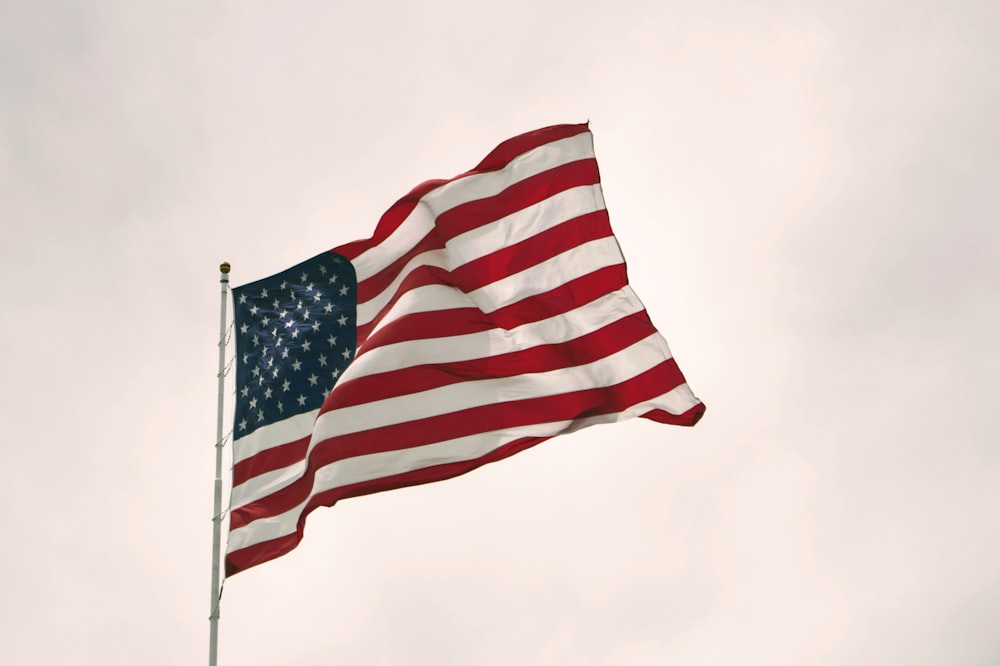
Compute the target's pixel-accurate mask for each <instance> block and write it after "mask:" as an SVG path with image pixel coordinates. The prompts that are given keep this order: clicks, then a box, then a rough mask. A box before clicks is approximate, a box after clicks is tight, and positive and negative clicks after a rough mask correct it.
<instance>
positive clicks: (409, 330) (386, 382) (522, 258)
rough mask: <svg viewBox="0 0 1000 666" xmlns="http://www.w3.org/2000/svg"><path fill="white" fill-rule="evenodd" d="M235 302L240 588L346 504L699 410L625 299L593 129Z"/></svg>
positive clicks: (500, 164) (527, 152)
mask: <svg viewBox="0 0 1000 666" xmlns="http://www.w3.org/2000/svg"><path fill="white" fill-rule="evenodd" d="M233 296H234V299H235V301H236V303H235V307H236V315H235V325H236V327H237V334H236V340H237V345H236V347H237V372H236V383H237V407H236V416H235V425H234V445H233V457H234V460H233V462H234V468H233V471H234V473H233V491H232V496H231V502H230V509H231V512H230V532H229V543H228V548H227V556H226V572H227V574H229V575H232V574H234V573H236V572H238V571H242V570H244V569H246V568H248V567H251V566H254V565H256V564H260V563H262V562H265V561H267V560H270V559H273V558H275V557H279V556H280V555H283V554H284V553H287V552H288V551H290V550H292V549H293V548H295V547H296V546H297V545H298V543H299V541H301V539H302V534H303V528H304V524H305V520H306V516H307V515H308V514H309V513H310V512H311V511H312V510H313V509H315V508H317V507H320V506H332V505H333V504H334V503H336V502H337V501H338V500H341V499H344V498H346V497H352V496H357V495H363V494H368V493H373V492H378V491H382V490H388V489H392V488H400V487H403V486H409V485H415V484H419V483H427V482H431V481H438V480H442V479H446V478H450V477H453V476H457V475H459V474H462V473H465V472H467V471H470V470H472V469H475V468H476V467H479V466H481V465H484V464H486V463H489V462H493V461H496V460H500V459H502V458H506V457H508V456H510V455H513V454H514V453H516V452H518V451H521V450H523V449H525V448H528V447H530V446H533V445H535V444H537V443H539V442H541V441H543V440H545V439H548V438H550V437H552V436H555V435H558V434H562V433H567V432H571V431H574V430H578V429H580V428H583V427H586V426H589V425H594V424H598V423H608V422H613V421H618V420H622V419H624V418H629V417H634V416H642V417H645V418H648V419H652V420H654V421H658V422H661V423H670V424H677V425H693V424H694V423H696V422H697V421H698V419H699V418H700V417H701V415H702V414H703V413H704V411H705V407H704V405H703V404H702V403H701V402H700V401H699V400H698V399H697V398H696V397H695V396H694V394H693V393H692V392H691V390H690V389H689V388H688V385H687V383H686V382H685V379H684V376H683V375H682V374H681V371H680V370H679V369H678V367H677V364H676V363H675V362H674V359H673V356H672V355H671V353H670V349H669V348H668V346H667V343H666V341H665V340H664V339H663V338H662V337H661V336H660V334H659V333H658V332H657V331H656V329H655V328H654V327H653V325H652V323H651V322H650V320H649V317H648V315H647V314H646V311H645V309H644V307H643V305H642V303H641V302H640V301H639V299H638V298H637V297H636V295H635V293H634V292H633V291H632V289H631V287H630V286H629V284H628V278H627V275H626V271H625V262H624V258H623V257H622V254H621V251H620V250H619V247H618V243H617V241H616V240H615V238H614V235H613V234H612V231H611V227H610V224H609V222H608V215H607V211H606V209H605V206H604V199H603V195H602V193H601V187H600V177H599V173H598V168H597V162H596V159H595V157H594V150H593V137H592V135H591V133H590V131H589V129H588V127H587V126H586V125H557V126H553V127H547V128H544V129H541V130H537V131H535V132H530V133H528V134H523V135H521V136H517V137H515V138H513V139H510V140H508V141H505V142H504V143H502V144H501V145H500V146H498V147H497V148H496V149H494V150H493V152H491V153H490V154H489V155H488V156H487V157H486V158H485V159H484V160H483V161H482V162H481V163H480V164H479V165H478V166H477V167H476V168H475V169H473V170H472V171H469V172H467V173H464V174H462V175H460V176H457V177H455V178H452V179H450V180H447V181H429V182H426V183H424V184H422V185H419V186H418V187H417V188H415V189H414V190H413V191H412V192H410V193H409V194H408V195H406V196H405V197H403V198H402V199H400V200H399V201H398V202H397V203H396V204H395V205H393V206H392V208H390V209H389V210H388V211H387V212H386V213H385V214H384V215H383V216H382V219H381V220H380V221H379V224H378V226H377V227H376V230H375V234H374V236H373V237H372V238H370V239H368V240H364V241H357V242H354V243H350V244H347V245H344V246H341V247H338V248H335V249H334V250H332V251H331V252H328V253H323V254H321V255H319V256H317V257H315V258H313V259H310V260H309V261H306V262H304V263H302V264H300V265H298V266H295V267H293V268H291V269H288V270H287V271H284V272H282V273H280V274H279V275H276V276H274V277H271V278H267V279H265V280H260V281H257V282H254V283H251V284H248V285H244V286H242V287H239V288H236V289H234V290H233Z"/></svg>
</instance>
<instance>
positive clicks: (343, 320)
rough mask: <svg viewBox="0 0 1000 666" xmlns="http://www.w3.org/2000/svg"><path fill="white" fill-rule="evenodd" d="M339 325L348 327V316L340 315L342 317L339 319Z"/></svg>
mask: <svg viewBox="0 0 1000 666" xmlns="http://www.w3.org/2000/svg"><path fill="white" fill-rule="evenodd" d="M337 323H338V324H340V325H341V326H347V315H340V317H338V318H337Z"/></svg>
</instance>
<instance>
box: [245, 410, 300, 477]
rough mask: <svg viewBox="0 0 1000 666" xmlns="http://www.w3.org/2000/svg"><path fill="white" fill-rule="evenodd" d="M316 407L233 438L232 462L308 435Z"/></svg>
mask: <svg viewBox="0 0 1000 666" xmlns="http://www.w3.org/2000/svg"><path fill="white" fill-rule="evenodd" d="M317 414H319V410H318V409H314V410H312V411H311V412H305V413H303V414H296V415H295V416H292V417H289V418H287V419H284V420H282V421H276V422H274V423H271V424H268V425H266V426H264V427H262V428H257V429H256V430H254V431H253V432H252V433H250V434H249V435H245V436H243V437H240V438H239V439H234V440H233V464H234V465H235V464H236V463H238V462H240V461H242V460H246V459H247V458H252V457H253V456H255V455H257V454H258V453H260V452H261V451H265V450H267V449H270V448H274V447H275V446H281V445H282V444H288V443H290V442H294V441H295V440H298V439H303V438H304V437H308V436H309V433H311V432H312V429H313V423H315V422H316V415H317Z"/></svg>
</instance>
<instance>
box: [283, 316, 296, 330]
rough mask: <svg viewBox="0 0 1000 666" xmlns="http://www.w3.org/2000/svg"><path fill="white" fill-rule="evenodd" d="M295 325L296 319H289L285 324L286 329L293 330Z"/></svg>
mask: <svg viewBox="0 0 1000 666" xmlns="http://www.w3.org/2000/svg"><path fill="white" fill-rule="evenodd" d="M294 325H295V320H294V319H291V318H289V319H288V321H286V322H285V328H291V327H292V326H294Z"/></svg>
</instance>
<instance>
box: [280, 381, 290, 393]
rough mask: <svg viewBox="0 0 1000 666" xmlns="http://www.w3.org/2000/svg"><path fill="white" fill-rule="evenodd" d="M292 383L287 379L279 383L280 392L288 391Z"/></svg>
mask: <svg viewBox="0 0 1000 666" xmlns="http://www.w3.org/2000/svg"><path fill="white" fill-rule="evenodd" d="M291 386H292V383H291V382H290V381H288V380H287V379H286V380H285V381H283V382H282V383H281V392H282V393H288V389H289V388H291Z"/></svg>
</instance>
